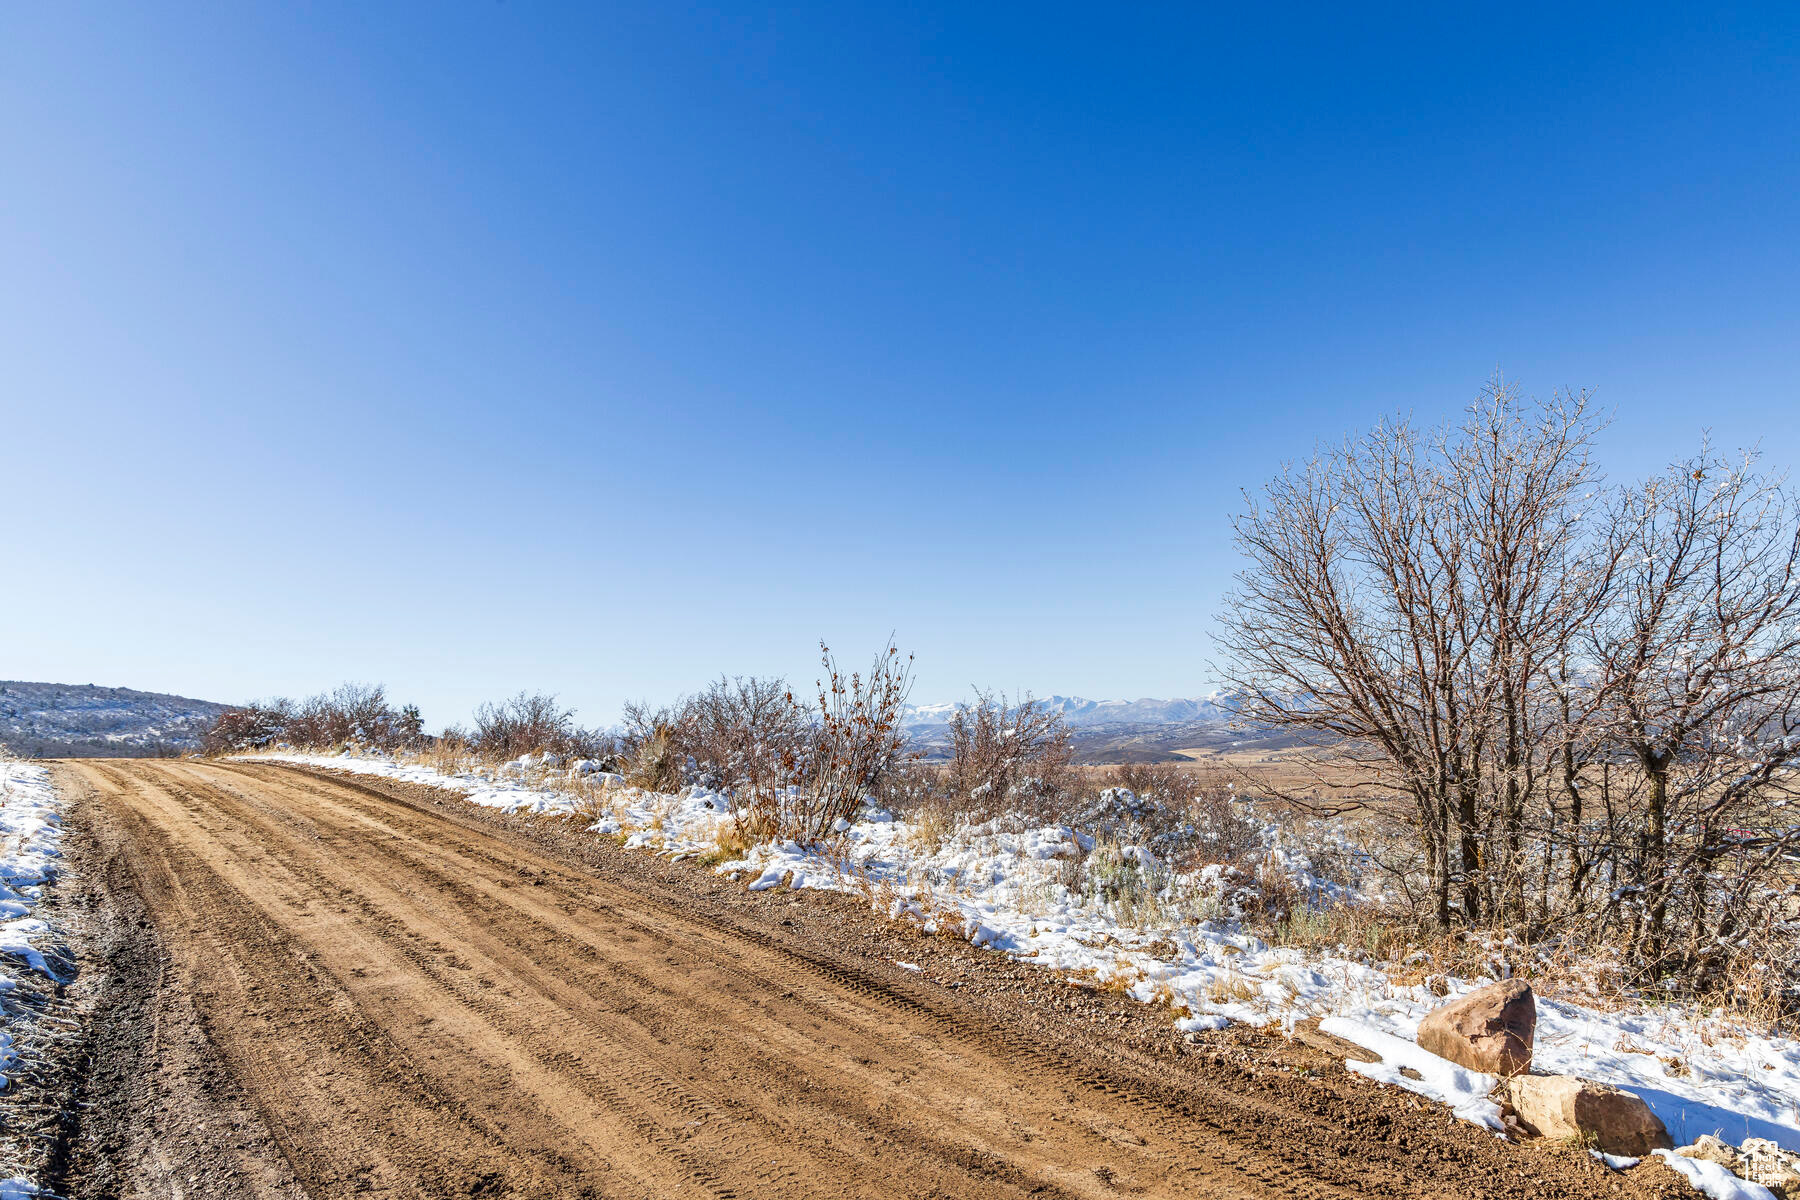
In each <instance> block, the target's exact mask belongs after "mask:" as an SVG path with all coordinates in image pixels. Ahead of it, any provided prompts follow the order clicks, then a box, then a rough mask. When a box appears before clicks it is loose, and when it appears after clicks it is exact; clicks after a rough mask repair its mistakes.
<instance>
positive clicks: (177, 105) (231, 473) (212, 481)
mask: <svg viewBox="0 0 1800 1200" xmlns="http://www.w3.org/2000/svg"><path fill="white" fill-rule="evenodd" d="M1363 7H1364V6H1343V5H1336V6H1329V7H1324V6H1321V7H1318V8H1311V9H1302V8H1291V9H1278V8H1269V7H1266V6H1265V7H1262V8H1257V7H1256V6H1242V5H1237V6H1231V7H1230V9H1229V10H1226V9H1225V8H1224V7H1223V6H1221V7H1220V8H1218V9H1216V10H1215V11H1214V12H1212V13H1210V14H1196V13H1194V12H1193V11H1192V6H1170V7H1168V8H1163V9H1141V10H1137V11H1136V12H1135V13H1126V12H1123V11H1121V10H1120V8H1119V7H1117V6H1104V5H1095V6H1092V7H1090V8H1085V9H1077V8H1056V7H1047V6H1044V5H1018V6H1010V7H1009V6H1000V5H969V4H946V5H942V6H926V5H911V4H909V5H893V6H887V7H884V8H879V9H876V8H868V9H863V8H857V7H854V6H849V5H843V4H821V5H818V6H817V7H812V8H791V9H782V10H779V11H769V12H764V11H755V10H750V9H728V8H689V7H686V6H680V5H673V4H661V3H659V4H647V5H642V6H625V5H617V6H602V5H589V4H579V5H567V6H561V5H553V4H548V3H534V2H530V0H510V2H508V3H504V4H495V3H471V4H440V3H431V4H419V5H401V4H388V3H381V4H354V5H352V4H336V3H325V4H307V5H274V4H254V3H242V4H237V3H232V4H215V5H206V6H198V5H193V6H190V5H180V6H175V5H161V4H155V5H127V4H117V5H108V6H98V5H93V6H90V5H81V4H51V3H43V4H15V5H8V6H7V7H6V8H5V10H4V12H3V13H0V114H3V115H0V156H3V157H0V271H3V275H0V279H3V281H4V284H3V286H0V351H3V357H0V372H3V374H0V388H3V391H0V446H3V448H4V452H3V453H0V488H3V489H4V493H5V495H6V496H7V498H8V500H9V504H8V509H9V511H10V514H11V519H10V520H9V521H7V523H6V524H7V530H6V539H5V545H6V551H5V556H4V559H3V561H4V563H5V566H4V575H3V577H0V676H4V677H14V678H26V679H50V680H58V681H64V682H76V683H86V682H96V683H104V684H121V685H128V686H134V687H142V688H152V689H156V690H168V691H177V692H183V693H187V694H190V695H198V696H204V697H209V698H218V699H226V700H234V699H242V698H247V697H250V696H254V695H266V694H271V693H277V692H285V693H303V692H307V691H311V690H316V689H319V688H323V687H326V686H328V685H330V684H332V683H334V682H336V681H338V680H340V679H343V678H354V679H359V680H365V681H371V682H373V681H385V682H386V683H387V684H388V685H389V687H390V689H391V690H392V691H393V692H394V693H396V694H397V695H400V696H402V697H411V698H416V699H418V700H419V701H421V702H422V703H423V704H424V706H425V708H426V716H427V718H428V720H430V721H432V722H433V723H437V722H441V721H444V720H450V719H456V718H459V717H462V716H463V715H464V714H465V713H466V712H467V710H468V709H469V707H470V706H471V705H472V704H473V703H474V702H476V701H477V700H479V699H481V698H483V697H488V696H495V695H499V694H503V693H507V692H510V691H513V690H516V689H518V688H521V687H528V688H544V689H548V690H553V691H556V692H559V693H561V694H562V695H563V697H564V698H565V699H566V700H568V701H570V702H572V703H574V704H575V705H577V706H578V707H579V708H580V710H581V711H582V714H583V715H584V716H585V717H587V718H589V719H590V720H593V721H596V722H602V721H608V720H610V719H612V717H613V716H614V715H615V713H616V711H617V707H618V704H619V702H620V701H621V700H623V699H626V698H630V697H638V696H642V697H649V698H664V697H669V696H672V695H673V694H675V693H677V692H679V691H682V690H684V689H686V688H690V687H692V686H693V685H695V684H697V683H699V682H702V681H704V680H705V679H706V678H708V677H709V676H711V675H713V674H716V673H718V672H719V671H731V672H786V673H790V674H793V675H795V676H798V677H801V678H804V679H810V678H811V677H812V672H811V661H812V654H811V647H812V646H813V645H814V643H815V642H816V640H817V639H818V638H820V637H825V638H828V639H829V640H830V641H831V642H832V643H833V645H834V646H836V647H838V648H839V649H840V650H842V651H843V652H845V655H846V657H848V658H851V659H855V660H860V659H862V658H863V657H864V656H865V655H866V654H868V653H870V652H872V651H873V649H874V647H875V646H876V644H877V643H878V642H879V641H880V640H881V639H882V638H884V637H885V636H886V635H887V633H888V632H889V631H890V630H893V631H894V632H895V633H896V634H897V635H898V638H899V641H900V643H901V645H902V646H904V647H907V648H910V649H913V650H915V651H917V653H918V656H919V678H920V684H919V689H918V691H917V693H916V698H919V699H925V700H936V699H945V698H954V697H957V696H960V695H962V694H964V692H965V690H966V689H967V687H968V686H969V685H970V684H984V685H989V686H994V687H1000V688H1005V689H1009V690H1014V689H1031V690H1034V691H1036V692H1038V693H1039V694H1046V693H1050V692H1074V693H1079V694H1084V695H1089V696H1140V695H1177V694H1193V693H1195V692H1197V691H1200V690H1203V689H1204V688H1205V687H1206V686H1207V677H1206V667H1205V663H1206V659H1207V656H1208V654H1209V639H1208V631H1209V628H1210V622H1211V615H1212V612H1213V610H1214V608H1215V604H1216V601H1217V599H1218V597H1219V595H1220V593H1221V592H1222V591H1223V590H1224V589H1225V587H1226V586H1227V585H1228V583H1229V575H1230V572H1231V571H1232V570H1234V569H1235V561H1234V556H1233V551H1232V549H1231V547H1230V543H1229V540H1228V529H1227V525H1226V514H1227V513H1228V512H1229V511H1230V510H1231V509H1232V507H1233V506H1234V504H1235V503H1236V500H1237V496H1238V491H1239V489H1240V488H1242V487H1249V486H1255V485H1257V484H1258V483H1259V482H1261V481H1262V480H1264V479H1266V478H1267V477H1268V476H1269V475H1270V474H1272V473H1273V472H1274V471H1275V470H1276V469H1277V467H1278V465H1279V464H1280V462H1281V461H1282V460H1283V459H1284V458H1290V457H1295V456H1299V455H1302V454H1304V453H1305V452H1306V451H1307V450H1308V448H1309V447H1310V446H1311V444H1312V442H1313V440H1314V439H1315V438H1318V437H1335V436H1337V435H1339V434H1341V433H1344V432H1348V431H1351V430H1355V429H1359V428H1361V427H1364V426H1366V425H1368V424H1369V423H1370V422H1372V421H1373V420H1374V419H1375V418H1376V417H1377V416H1378V415H1380V414H1381V413H1383V412H1393V411H1397V410H1399V411H1409V412H1412V413H1414V414H1415V415H1417V416H1419V417H1421V418H1424V419H1427V420H1436V419H1440V418H1442V417H1444V416H1448V415H1453V414H1455V413H1456V412H1457V411H1458V410H1459V409H1460V408H1461V407H1462V406H1464V405H1465V404H1466V403H1467V402H1468V401H1469V399H1470V398H1472V397H1473V396H1474V394H1475V393H1476V392H1477V391H1478V390H1479V388H1480V386H1481V384H1482V382H1483V380H1484V378H1485V377H1486V376H1487V375H1488V374H1489V373H1490V372H1491V371H1492V370H1493V369H1494V368H1496V367H1503V368H1504V369H1505V370H1506V372H1507V373H1508V374H1509V375H1510V376H1512V377H1515V378H1517V379H1519V380H1521V381H1522V382H1523V383H1524V384H1525V385H1526V386H1527V387H1528V388H1529V389H1531V390H1534V391H1538V392H1548V391H1551V390H1554V389H1557V388H1561V387H1584V386H1585V387H1592V388H1594V389H1596V390H1597V391H1598V394H1599V396H1600V398H1601V400H1602V401H1603V402H1604V403H1605V404H1607V405H1608V406H1611V407H1612V408H1614V409H1616V413H1617V419H1616V422H1615V424H1614V426H1613V428H1612V430H1611V431H1610V432H1609V433H1608V435H1607V437H1606V442H1605V453H1606V458H1607V462H1608V465H1609V467H1611V468H1612V469H1613V470H1614V472H1615V473H1616V474H1629V473H1632V472H1637V471H1641V470H1644V469H1646V468H1649V467H1653V466H1656V465H1658V464H1660V463H1662V462H1664V461H1667V460H1669V459H1671V458H1674V457H1677V456H1679V455H1681V454H1684V453H1686V452H1688V451H1689V450H1691V449H1692V448H1693V447H1694V445H1695V443H1696V442H1697V440H1698V438H1699V435H1700V432H1701V430H1702V429H1704V428H1710V429H1711V430H1712V431H1713V433H1714V437H1715V439H1716V440H1717V441H1719V442H1722V443H1724V444H1727V445H1739V444H1744V443H1749V442H1758V441H1760V442H1761V443H1762V444H1763V445H1764V447H1765V448H1766V449H1767V451H1768V452H1769V455H1770V457H1771V458H1772V459H1773V460H1775V461H1777V462H1780V463H1787V464H1794V463H1796V462H1797V461H1800V434H1797V433H1796V431H1795V424H1796V419H1797V418H1800V403H1797V401H1800V8H1796V7H1795V6H1793V5H1780V6H1769V7H1767V8H1765V9H1761V10H1758V9H1755V8H1749V7H1746V8H1739V9H1735V10H1733V11H1732V12H1730V13H1724V12H1722V11H1721V12H1713V11H1704V12H1703V11H1699V9H1700V8H1701V7H1702V6H1681V7H1678V8H1671V9H1669V10H1667V11H1664V12H1657V11H1655V10H1653V9H1652V8H1650V7H1648V6H1641V5H1637V6H1624V5H1621V6H1618V7H1617V8H1615V9H1612V10H1610V11H1606V12H1594V13H1592V14H1590V15H1587V16H1572V15H1571V14H1570V12H1569V11H1568V10H1567V9H1566V8H1565V7H1564V6H1555V7H1546V8H1543V9H1535V10H1533V9H1526V8H1523V7H1518V6H1508V7H1507V8H1506V9H1505V11H1504V12H1503V13H1502V14H1501V15H1497V16H1486V17H1473V16H1469V15H1465V14H1464V13H1462V12H1460V11H1455V10H1456V9H1457V8H1458V7H1459V6H1439V11H1437V12H1435V13H1431V12H1427V11H1426V10H1425V8H1424V6H1419V7H1418V8H1417V9H1415V10H1413V11H1410V12H1406V13H1399V12H1390V13H1388V14H1386V15H1379V14H1373V13H1371V12H1369V11H1358V10H1361V9H1363ZM1705 7H1708V8H1710V6H1705Z"/></svg>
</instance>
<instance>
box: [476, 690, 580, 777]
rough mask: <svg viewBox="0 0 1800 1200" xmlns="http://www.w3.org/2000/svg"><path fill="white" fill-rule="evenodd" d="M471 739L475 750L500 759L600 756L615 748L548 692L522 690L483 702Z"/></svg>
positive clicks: (486, 756)
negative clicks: (581, 725) (579, 723)
mask: <svg viewBox="0 0 1800 1200" xmlns="http://www.w3.org/2000/svg"><path fill="white" fill-rule="evenodd" d="M468 741H469V745H470V747H471V748H472V749H473V750H474V751H475V753H477V754H479V755H481V756H482V757H484V758H490V759H501V760H505V759H514V758H518V757H520V756H521V755H525V754H554V755H558V756H560V757H564V758H600V757H603V756H604V755H606V754H607V753H609V752H610V750H611V749H612V747H611V744H610V742H609V740H608V739H607V738H606V737H605V736H604V735H602V734H598V733H594V732H592V731H589V730H586V729H583V728H581V727H580V726H579V725H577V724H576V723H575V713H574V710H573V709H567V708H564V707H563V706H562V705H560V704H558V703H557V700H556V697H555V696H553V695H550V694H548V693H545V692H520V693H519V694H518V695H516V696H514V697H513V698H512V699H510V700H505V701H502V702H501V703H499V704H482V705H480V706H479V707H478V708H476V710H475V727H474V730H473V731H472V732H471V733H470V734H469V738H468Z"/></svg>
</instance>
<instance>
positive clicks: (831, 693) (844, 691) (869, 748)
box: [641, 644, 911, 840]
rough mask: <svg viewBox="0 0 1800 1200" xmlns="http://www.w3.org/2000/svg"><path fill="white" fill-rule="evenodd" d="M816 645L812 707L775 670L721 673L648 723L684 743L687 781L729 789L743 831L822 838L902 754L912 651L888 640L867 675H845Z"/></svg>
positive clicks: (877, 786) (881, 782)
mask: <svg viewBox="0 0 1800 1200" xmlns="http://www.w3.org/2000/svg"><path fill="white" fill-rule="evenodd" d="M819 649H820V663H821V666H822V667H823V668H824V674H825V677H824V678H823V679H821V680H820V681H819V683H818V694H817V701H816V704H815V705H813V706H808V705H805V704H803V703H801V702H800V701H799V700H797V699H795V697H794V693H793V689H792V688H790V687H789V686H788V685H787V684H786V682H784V681H782V680H779V679H763V678H736V679H725V678H721V679H718V680H716V681H715V682H714V683H713V684H712V685H711V686H709V687H708V688H707V689H706V690H705V691H703V692H701V693H699V694H698V695H696V696H693V697H691V698H689V699H688V700H687V701H686V702H685V703H684V704H683V706H682V709H681V715H680V717H679V718H678V719H676V720H667V719H663V720H660V722H659V721H651V722H650V725H651V728H652V730H653V731H654V729H655V728H656V727H657V726H658V725H659V724H660V726H661V728H662V729H665V730H667V731H668V736H669V737H670V739H671V740H673V741H678V742H681V743H684V744H685V745H686V747H687V753H688V757H689V758H690V760H691V761H692V763H693V771H694V774H695V776H696V779H695V781H696V782H698V783H701V784H703V785H705V786H708V787H712V788H714V789H716V790H718V791H720V792H722V793H723V794H724V795H725V796H726V797H727V798H728V800H729V801H730V804H731V814H732V819H733V823H734V825H735V826H736V828H737V831H738V833H739V835H740V836H742V837H744V838H747V839H750V840H760V839H764V838H774V837H782V838H794V839H797V840H816V839H819V838H822V837H824V836H826V835H827V834H829V833H831V832H832V830H833V827H834V826H835V825H836V824H837V823H838V822H839V821H842V820H849V819H850V818H852V817H854V815H855V813H856V809H857V806H858V805H860V804H861V803H862V802H863V800H864V799H866V798H868V797H870V796H877V795H879V794H880V793H881V792H882V790H883V788H884V787H885V786H886V783H887V781H888V779H889V778H890V777H891V776H892V775H893V773H894V772H895V771H896V770H897V769H898V768H899V767H900V766H901V765H902V763H903V761H904V759H905V739H904V736H903V735H902V733H901V731H900V713H901V709H902V708H903V707H904V705H905V703H906V696H907V692H908V690H909V688H910V686H911V660H910V659H902V658H901V657H900V655H899V652H898V651H897V650H896V649H895V648H894V647H893V646H892V645H891V644H890V645H888V646H886V647H884V648H883V650H882V653H881V654H880V655H878V656H877V657H876V660H875V662H874V664H873V665H872V666H871V668H870V670H869V672H868V674H867V675H864V674H862V673H860V672H852V673H851V674H849V675H845V674H844V672H843V671H842V670H840V669H839V667H838V665H837V662H836V660H835V658H834V657H833V656H832V654H831V651H830V649H829V647H826V646H824V645H821V646H820V648H819ZM653 736H654V734H652V737H649V738H645V739H644V740H643V741H642V742H641V745H644V746H651V745H653V744H654V743H653Z"/></svg>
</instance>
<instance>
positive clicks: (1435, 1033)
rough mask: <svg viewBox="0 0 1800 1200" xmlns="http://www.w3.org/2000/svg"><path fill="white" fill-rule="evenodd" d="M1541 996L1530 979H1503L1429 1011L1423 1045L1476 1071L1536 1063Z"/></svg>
mask: <svg viewBox="0 0 1800 1200" xmlns="http://www.w3.org/2000/svg"><path fill="white" fill-rule="evenodd" d="M1536 1032H1537V999H1536V997H1534V996H1533V995H1532V994H1531V985H1530V984H1528V983H1526V982H1524V981H1523V980H1520V979H1504V980H1501V981H1500V982H1499V983H1490V984H1488V985H1487V986H1486V987H1483V988H1476V989H1475V990H1474V991H1472V992H1470V993H1469V994H1468V995H1466V996H1464V997H1462V998H1461V999H1459V1000H1452V1001H1451V1002H1450V1003H1449V1004H1445V1005H1443V1006H1441V1007H1439V1008H1434V1009H1432V1010H1431V1011H1430V1012H1428V1013H1426V1014H1425V1019H1424V1020H1423V1021H1421V1022H1419V1045H1420V1046H1422V1047H1424V1048H1425V1049H1427V1050H1429V1051H1431V1052H1432V1053H1433V1054H1435V1055H1437V1056H1438V1057H1439V1058H1447V1059H1449V1060H1450V1061H1451V1062H1453V1063H1456V1064H1458V1065H1459V1066H1464V1067H1468V1068H1469V1069H1470V1070H1471V1071H1481V1072H1484V1073H1486V1074H1488V1075H1517V1074H1520V1073H1521V1072H1523V1071H1528V1070H1530V1069H1531V1039H1532V1035H1533V1034H1535V1033H1536Z"/></svg>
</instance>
